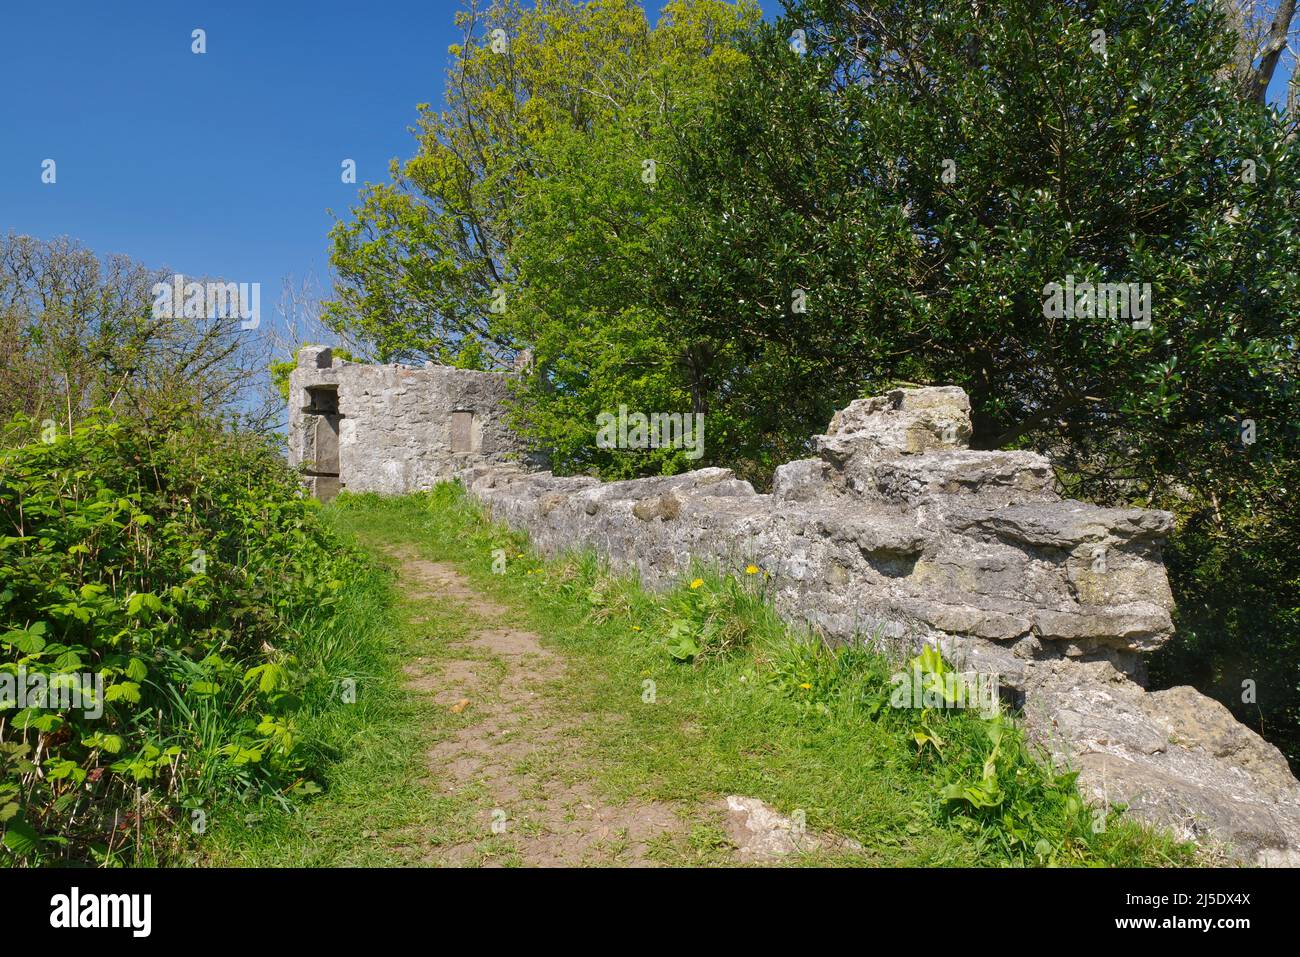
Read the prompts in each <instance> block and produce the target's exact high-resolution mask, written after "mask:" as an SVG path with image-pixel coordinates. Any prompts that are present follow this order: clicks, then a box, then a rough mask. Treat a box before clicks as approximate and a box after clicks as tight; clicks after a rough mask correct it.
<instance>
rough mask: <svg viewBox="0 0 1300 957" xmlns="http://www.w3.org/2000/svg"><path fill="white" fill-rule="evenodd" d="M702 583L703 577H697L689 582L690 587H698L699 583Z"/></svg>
mask: <svg viewBox="0 0 1300 957" xmlns="http://www.w3.org/2000/svg"><path fill="white" fill-rule="evenodd" d="M703 584H704V579H703V578H697V579H695V581H693V582H691V587H692V588H699V587H700V586H701V585H703Z"/></svg>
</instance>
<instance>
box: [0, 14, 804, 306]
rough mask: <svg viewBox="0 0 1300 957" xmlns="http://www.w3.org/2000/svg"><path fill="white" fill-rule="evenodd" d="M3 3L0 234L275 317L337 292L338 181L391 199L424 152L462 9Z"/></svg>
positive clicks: (349, 191)
mask: <svg viewBox="0 0 1300 957" xmlns="http://www.w3.org/2000/svg"><path fill="white" fill-rule="evenodd" d="M0 2H2V3H4V9H3V12H0V64H3V65H4V72H5V78H6V82H7V85H8V90H7V91H6V94H5V96H4V97H3V98H2V99H0V232H8V231H9V230H14V231H16V232H19V233H30V234H32V235H35V236H39V237H42V238H53V237H56V236H61V235H68V236H71V237H74V238H76V239H79V240H80V241H82V242H83V243H84V244H85V245H87V246H89V247H90V248H91V249H93V250H95V251H96V252H97V253H101V254H105V253H125V254H127V255H129V256H131V257H133V258H134V259H137V260H140V261H142V262H144V263H146V264H147V265H150V266H156V267H166V268H169V269H171V270H173V271H175V272H181V273H185V274H188V275H206V276H220V277H223V278H225V279H229V280H233V281H237V282H260V283H261V284H262V288H263V303H264V307H266V306H269V305H270V304H271V303H273V302H274V301H275V300H276V299H277V298H278V295H279V289H280V282H281V279H282V278H283V277H285V276H289V275H293V276H296V277H298V278H299V279H301V278H303V277H304V276H306V275H308V274H314V275H315V277H316V278H317V280H318V281H319V282H320V283H321V284H322V288H324V287H325V285H326V284H327V282H328V259H327V249H328V247H327V242H326V234H327V232H328V230H329V228H330V225H331V223H332V218H331V216H330V214H329V212H328V211H329V210H331V209H332V210H334V211H335V212H336V213H337V214H339V215H345V214H346V211H347V209H348V207H349V206H350V205H351V204H352V203H353V202H354V200H355V198H356V190H357V187H356V186H351V185H346V184H344V183H342V182H341V181H340V176H339V173H340V163H341V162H342V161H343V160H344V159H345V158H351V159H354V160H356V162H357V179H358V183H359V184H360V183H364V182H365V181H366V180H371V181H380V180H383V179H385V178H386V177H387V171H388V163H389V160H390V159H392V158H393V157H406V156H409V155H410V154H411V152H412V151H413V148H414V141H413V140H412V138H411V136H410V134H409V132H408V127H409V126H410V125H411V123H412V122H413V121H414V118H415V105H416V103H419V102H433V103H436V102H438V101H439V100H440V99H441V95H442V84H443V71H444V68H445V64H446V56H447V46H448V45H449V44H450V43H452V42H454V41H455V39H456V34H455V32H454V28H453V25H452V17H453V14H454V11H455V10H456V8H457V6H458V4H457V3H456V2H455V0H385V2H378V3H375V2H372V3H357V2H354V0H313V2H296V0H294V2H285V0H281V2H270V0H261V2H255V0H225V2H221V3H197V2H184V0H126V2H124V0H111V2H103V0H95V2H91V0H73V2H63V3H40V2H19V0H0ZM655 5H656V6H658V4H655ZM762 6H763V9H764V10H765V11H767V13H768V15H769V16H772V15H773V14H774V13H775V12H776V11H777V10H778V9H779V3H778V0H762ZM196 27H201V28H203V29H204V30H206V31H207V44H208V50H207V53H206V54H204V55H203V56H196V55H194V54H193V53H191V51H190V44H191V39H190V34H191V31H192V30H193V29H194V28H196ZM47 158H52V159H54V160H55V161H56V162H57V164H58V166H57V173H58V182H57V183H56V184H55V185H53V186H48V185H44V184H42V183H41V179H40V173H41V163H42V161H43V160H45V159H47Z"/></svg>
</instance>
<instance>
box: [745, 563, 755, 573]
mask: <svg viewBox="0 0 1300 957" xmlns="http://www.w3.org/2000/svg"><path fill="white" fill-rule="evenodd" d="M745 574H746V575H757V574H758V566H757V565H746V566H745Z"/></svg>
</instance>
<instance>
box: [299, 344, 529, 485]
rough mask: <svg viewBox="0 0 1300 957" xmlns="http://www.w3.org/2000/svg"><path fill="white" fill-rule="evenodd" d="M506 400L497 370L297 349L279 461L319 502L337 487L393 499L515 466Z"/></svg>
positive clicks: (517, 444)
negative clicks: (283, 458)
mask: <svg viewBox="0 0 1300 957" xmlns="http://www.w3.org/2000/svg"><path fill="white" fill-rule="evenodd" d="M508 400H509V379H508V378H507V377H506V376H504V375H501V374H500V373H493V372H475V371H472V370H468V369H455V368H452V367H450V366H441V365H435V364H433V363H427V364H425V365H424V366H423V367H422V368H412V367H409V366H402V365H372V364H370V363H362V362H347V361H344V360H342V359H335V358H334V357H333V355H332V353H331V350H329V349H327V348H324V347H321V346H304V347H303V348H302V349H301V350H300V351H299V353H298V364H297V367H296V368H295V369H294V370H293V372H292V373H291V374H290V376H289V436H288V438H289V464H290V465H291V466H293V467H294V468H297V469H299V470H300V472H301V473H302V476H303V481H304V483H305V484H306V485H307V488H308V490H309V491H310V492H311V494H313V495H315V496H316V497H317V498H320V499H322V500H325V501H328V500H329V499H331V498H333V497H334V496H335V495H337V494H338V493H339V491H341V490H342V489H348V490H350V491H353V492H380V493H384V494H391V495H397V494H401V493H402V492H411V491H415V490H417V489H427V488H432V487H433V486H434V485H435V484H436V483H438V482H439V481H442V480H445V479H450V478H453V477H454V476H455V475H456V474H458V473H459V472H461V471H463V470H465V469H467V468H470V467H472V466H482V465H506V464H508V463H509V462H512V461H514V460H516V459H519V460H520V461H525V457H524V445H523V443H522V442H521V441H520V439H519V438H518V436H517V435H516V434H515V433H514V432H513V431H512V430H511V429H510V428H509V427H508V425H507V422H506V417H507V414H508Z"/></svg>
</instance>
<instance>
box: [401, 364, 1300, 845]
mask: <svg viewBox="0 0 1300 957" xmlns="http://www.w3.org/2000/svg"><path fill="white" fill-rule="evenodd" d="M970 435H971V425H970V407H969V402H968V400H967V397H966V395H965V393H964V392H962V390H960V389H956V388H926V389H900V390H896V391H894V392H891V393H889V394H888V395H884V396H877V397H874V398H870V399H862V400H859V401H856V402H854V403H853V404H852V405H850V406H849V407H848V408H846V409H844V410H842V411H840V412H839V413H837V414H836V415H835V417H834V419H833V420H832V421H831V424H830V427H829V429H828V430H827V434H825V435H821V436H817V437H815V440H814V444H815V450H816V452H817V456H816V457H815V458H811V459H806V460H802V461H798V462H791V463H789V464H787V465H783V466H781V467H780V468H779V469H778V470H777V472H776V475H775V479H774V484H773V492H772V494H770V495H760V494H757V493H756V492H755V491H754V489H753V488H752V487H751V486H750V485H749V483H747V482H743V481H739V480H737V479H736V478H734V477H733V475H732V473H731V472H730V471H729V470H726V469H717V468H710V469H702V470H699V471H696V472H690V473H687V474H684V475H677V476H672V477H665V478H650V479H639V480H635V481H628V482H611V483H602V482H600V481H598V480H596V479H592V478H582V477H570V478H558V477H555V476H553V475H551V474H550V473H547V472H541V473H536V472H527V471H525V470H522V469H516V468H510V467H504V468H503V467H502V466H500V465H499V464H493V463H491V462H484V463H474V464H471V465H470V466H469V467H467V468H465V469H464V470H463V471H461V472H460V473H459V476H458V477H459V478H460V479H461V480H462V481H463V482H464V483H465V484H466V486H467V487H468V488H469V490H470V492H471V494H472V495H474V496H475V497H476V498H478V499H479V500H480V501H481V502H483V503H484V504H485V505H486V506H487V507H488V509H489V510H490V512H491V513H492V515H493V517H495V518H497V519H499V520H502V521H505V522H506V523H508V524H510V525H511V526H513V527H515V528H518V529H522V530H525V531H527V532H528V533H529V534H530V535H531V537H532V540H533V542H534V544H535V545H536V546H537V547H538V548H539V549H540V550H542V551H543V552H546V553H556V552H559V551H563V550H566V549H571V548H591V549H594V550H595V551H597V552H599V553H600V554H602V555H604V556H605V557H607V558H608V559H609V560H610V562H611V563H612V564H613V565H614V566H615V567H619V568H625V569H635V570H637V571H638V572H639V573H640V576H641V578H642V580H643V581H644V582H645V583H646V584H647V585H649V586H650V587H660V586H663V585H666V584H668V583H670V582H672V581H674V580H676V579H677V578H678V577H679V576H680V575H681V574H682V573H683V572H685V571H686V570H687V569H688V568H689V567H690V564H691V562H692V561H693V560H695V561H704V562H709V563H714V564H717V565H718V566H720V567H721V569H722V570H724V571H738V570H740V569H741V568H743V567H744V566H745V565H747V564H750V563H752V564H755V565H758V566H759V567H761V568H762V569H764V570H765V571H766V572H767V573H768V574H770V576H771V578H770V587H771V588H772V594H773V596H774V601H775V603H776V606H777V608H778V609H779V610H780V611H781V613H782V614H783V615H784V616H786V617H787V618H788V619H790V620H792V621H796V622H802V623H807V624H808V625H809V626H811V627H812V628H814V629H815V630H817V631H818V632H820V633H821V634H823V635H825V636H826V637H828V638H830V639H832V640H840V641H849V640H864V639H865V640H872V641H879V642H885V643H889V644H892V645H894V646H898V647H901V648H904V649H909V650H911V649H916V648H918V647H920V645H921V644H923V643H932V644H936V645H938V646H939V647H941V648H942V649H943V650H944V651H945V653H946V655H947V656H948V657H949V658H950V659H952V660H954V661H956V662H957V663H958V664H959V665H960V666H961V667H963V668H965V669H968V670H972V671H978V672H981V673H984V674H996V675H997V676H998V680H999V682H1000V683H1001V685H1002V686H1003V688H1004V689H1005V691H1006V693H1007V695H1008V696H1009V697H1011V698H1012V699H1013V700H1014V702H1015V703H1016V704H1017V705H1019V706H1022V707H1023V708H1024V714H1025V720H1026V725H1027V729H1028V732H1029V734H1030V735H1031V737H1032V738H1033V739H1034V740H1036V741H1037V742H1038V743H1039V744H1041V745H1042V747H1043V748H1044V749H1045V750H1046V751H1047V752H1048V753H1050V754H1051V756H1052V757H1053V759H1054V760H1056V761H1057V762H1058V763H1060V764H1063V765H1065V764H1068V765H1070V766H1073V767H1075V768H1077V769H1079V770H1080V772H1081V773H1080V778H1079V781H1080V786H1081V788H1082V789H1083V791H1084V792H1085V793H1086V794H1087V795H1089V796H1090V797H1091V798H1093V799H1095V800H1098V801H1100V802H1103V803H1107V804H1112V805H1113V804H1121V803H1122V804H1127V805H1129V806H1131V808H1132V813H1134V814H1136V815H1138V816H1139V817H1141V818H1144V819H1146V820H1149V821H1153V822H1156V823H1160V824H1164V825H1168V826H1170V827H1172V828H1173V829H1174V830H1175V831H1176V832H1178V833H1179V834H1180V835H1182V836H1184V837H1187V838H1193V839H1196V840H1200V841H1208V842H1211V843H1214V844H1216V845H1222V846H1224V847H1226V848H1227V849H1228V852H1229V853H1230V854H1232V855H1233V856H1234V857H1235V858H1237V859H1238V860H1241V861H1243V862H1248V863H1259V864H1292V865H1294V864H1297V863H1300V785H1298V784H1297V782H1296V780H1295V778H1294V777H1293V776H1292V775H1291V773H1290V770H1289V768H1288V766H1287V764H1286V761H1285V759H1284V758H1283V757H1282V755H1281V753H1280V752H1279V751H1278V750H1277V749H1276V748H1274V747H1273V746H1272V745H1269V744H1268V743H1266V742H1265V741H1264V740H1263V739H1261V738H1260V737H1259V736H1258V735H1256V734H1255V733H1254V732H1252V731H1250V730H1249V729H1248V728H1246V727H1245V726H1244V725H1241V724H1239V723H1237V722H1236V721H1235V720H1234V719H1233V718H1232V717H1231V715H1230V714H1229V712H1228V711H1227V709H1225V708H1224V707H1223V706H1222V705H1220V704H1218V703H1217V702H1215V701H1213V700H1211V699H1209V698H1206V697H1205V696H1203V695H1201V694H1199V693H1197V692H1196V691H1194V690H1193V689H1191V688H1174V689H1171V690H1168V691H1162V692H1156V693H1148V692H1147V691H1145V690H1144V689H1143V687H1142V685H1141V681H1142V680H1143V677H1144V667H1143V658H1142V655H1143V654H1144V653H1145V652H1149V651H1151V650H1153V649H1155V648H1157V647H1159V646H1160V645H1161V644H1162V643H1163V642H1165V641H1167V640H1168V639H1169V638H1170V637H1171V635H1172V634H1173V627H1172V624H1171V618H1170V613H1171V611H1172V608H1173V601H1172V597H1171V594H1170V590H1169V584H1168V580H1167V578H1166V575H1165V570H1164V566H1163V564H1162V562H1161V546H1162V545H1163V542H1164V539H1165V536H1166V535H1168V533H1169V531H1170V530H1171V528H1172V516H1171V515H1169V514H1168V513H1166V512H1159V511H1151V510H1146V509H1129V508H1100V507H1097V506H1092V505H1087V504H1085V503H1082V502H1077V501H1068V500H1062V499H1061V497H1060V494H1059V492H1058V490H1057V488H1056V484H1055V480H1054V477H1053V472H1052V469H1051V467H1050V464H1049V463H1048V461H1047V460H1046V459H1044V458H1043V457H1041V456H1039V455H1036V454H1034V453H1030V452H980V451H972V450H970V449H969V448H967V443H968V441H969V438H970ZM397 478H398V477H397V476H394V478H393V480H392V481H391V482H390V483H388V484H389V486H396V485H400V483H399V482H398V481H397ZM407 487H411V486H407ZM385 490H389V489H385ZM391 490H400V489H398V488H392V489H391Z"/></svg>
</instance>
